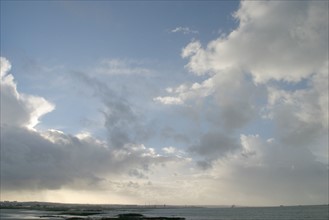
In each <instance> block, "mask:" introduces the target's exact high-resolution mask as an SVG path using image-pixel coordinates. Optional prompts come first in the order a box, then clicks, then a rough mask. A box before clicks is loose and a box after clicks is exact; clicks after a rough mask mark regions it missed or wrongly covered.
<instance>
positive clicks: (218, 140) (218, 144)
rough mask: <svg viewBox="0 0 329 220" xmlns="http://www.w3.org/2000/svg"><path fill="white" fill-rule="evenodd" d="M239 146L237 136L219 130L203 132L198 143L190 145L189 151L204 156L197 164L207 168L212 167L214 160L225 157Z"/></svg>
mask: <svg viewBox="0 0 329 220" xmlns="http://www.w3.org/2000/svg"><path fill="white" fill-rule="evenodd" d="M239 148H241V145H240V143H239V142H238V141H237V139H236V138H234V137H231V136H229V135H227V134H223V133H221V132H218V131H217V132H216V131H212V132H208V133H206V134H203V135H202V136H201V137H200V140H199V142H198V143H197V144H195V145H192V146H191V147H189V151H190V152H191V153H193V154H196V155H198V156H201V157H202V158H204V159H202V160H201V161H198V162H197V164H198V165H199V166H200V167H201V168H203V169H205V168H210V167H211V165H212V162H213V161H215V160H218V159H223V158H224V157H226V156H227V155H228V154H229V153H233V152H234V151H236V150H238V149H239Z"/></svg>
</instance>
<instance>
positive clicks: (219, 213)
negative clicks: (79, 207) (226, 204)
mask: <svg viewBox="0 0 329 220" xmlns="http://www.w3.org/2000/svg"><path fill="white" fill-rule="evenodd" d="M128 212H135V213H141V214H143V215H144V216H148V217H153V216H154V217H155V216H157V217H159V216H163V217H184V218H186V220H304V219H309V220H328V219H329V206H328V205H318V206H287V207H236V208H147V209H142V208H140V209H113V210H104V211H103V213H102V214H101V215H96V216H89V219H100V218H101V217H105V216H107V217H114V216H116V215H117V214H120V213H128ZM57 214H58V213H57ZM45 215H54V216H56V212H49V211H48V212H47V211H40V210H23V209H0V219H3V220H8V219H18V220H19V219H24V220H26V219H52V220H54V219H65V217H64V216H63V217H62V218H61V217H58V216H57V217H42V216H45ZM86 219H87V218H86Z"/></svg>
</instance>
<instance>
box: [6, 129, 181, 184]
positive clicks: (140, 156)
mask: <svg viewBox="0 0 329 220" xmlns="http://www.w3.org/2000/svg"><path fill="white" fill-rule="evenodd" d="M172 159H174V158H170V157H160V156H158V155H156V154H155V152H153V151H152V150H150V149H148V148H146V147H144V146H143V145H134V146H130V147H125V148H121V149H113V148H110V147H108V146H107V145H106V144H104V143H102V142H99V141H98V140H96V139H93V138H92V137H87V138H82V139H81V138H78V137H76V136H72V135H67V134H64V133H62V132H59V131H48V132H45V133H43V134H40V133H38V132H36V131H32V130H28V129H25V128H19V127H15V126H7V125H2V126H1V187H2V189H5V190H18V189H20V190H23V189H27V190H40V189H60V188H61V187H63V186H74V185H76V184H78V185H79V187H82V188H88V187H94V188H98V187H100V184H101V183H102V181H106V180H107V178H111V176H112V177H113V176H121V175H122V176H125V175H127V176H131V177H136V178H146V175H147V173H148V172H149V168H150V166H152V165H153V164H161V163H165V162H166V161H170V160H172Z"/></svg>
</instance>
